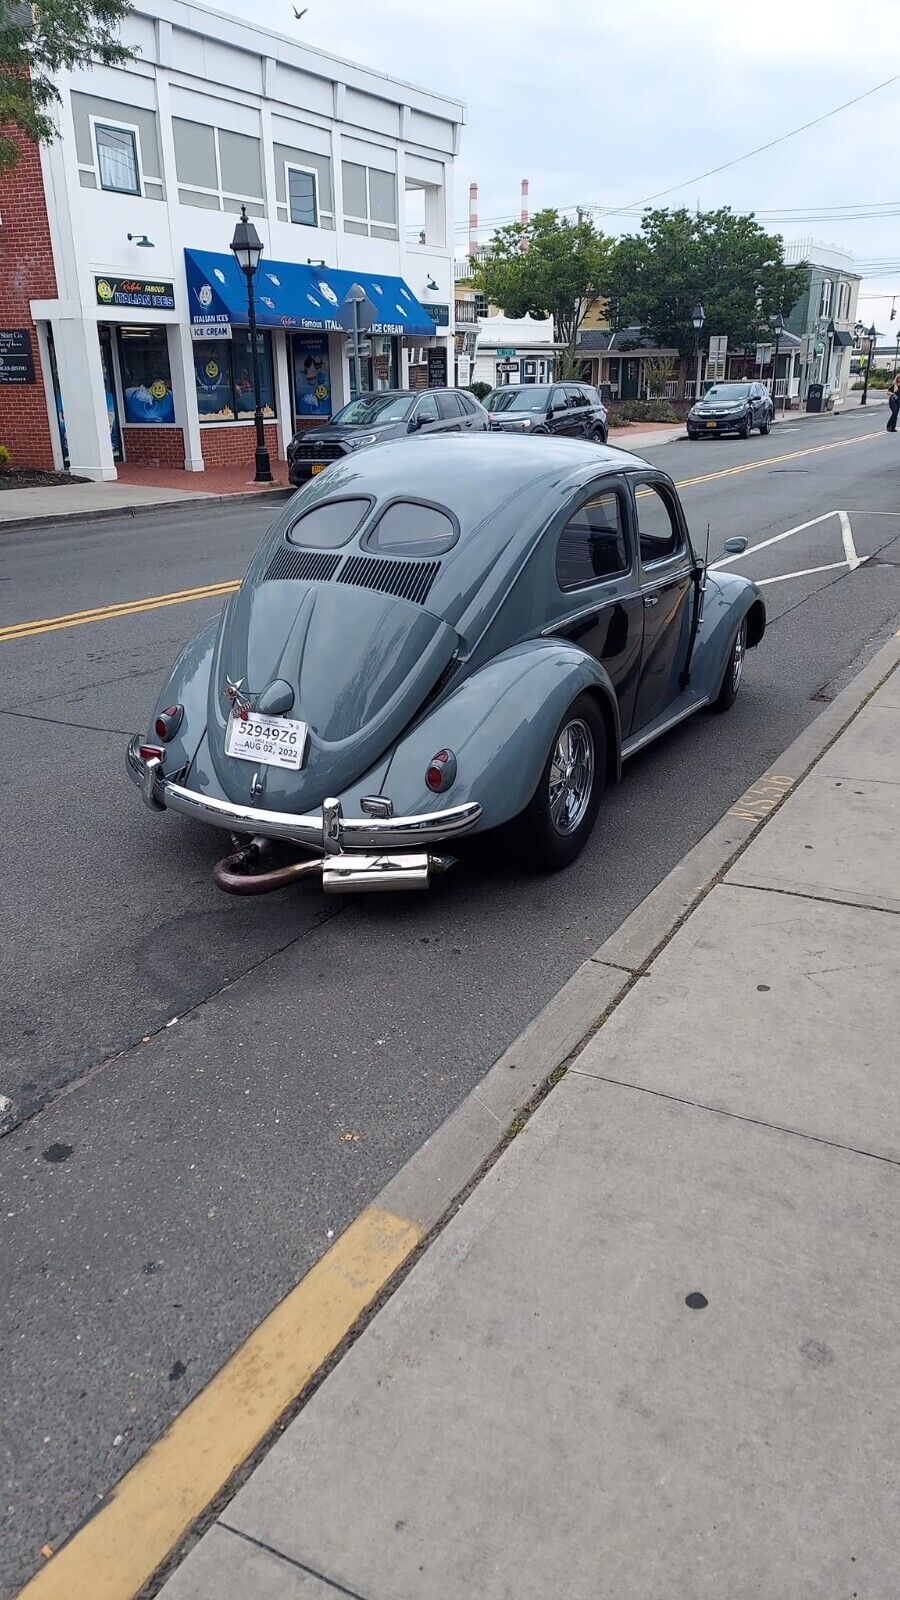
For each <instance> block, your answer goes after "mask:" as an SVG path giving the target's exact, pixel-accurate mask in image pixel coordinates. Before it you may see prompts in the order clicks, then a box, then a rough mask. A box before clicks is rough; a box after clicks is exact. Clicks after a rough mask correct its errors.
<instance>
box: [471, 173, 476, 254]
mask: <svg viewBox="0 0 900 1600" xmlns="http://www.w3.org/2000/svg"><path fill="white" fill-rule="evenodd" d="M477 249H478V185H477V183H470V184H469V255H470V256H474V254H475V252H476V251H477Z"/></svg>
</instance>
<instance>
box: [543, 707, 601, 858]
mask: <svg viewBox="0 0 900 1600" xmlns="http://www.w3.org/2000/svg"><path fill="white" fill-rule="evenodd" d="M593 786H594V736H593V734H592V733H591V730H590V728H589V727H588V725H587V723H586V722H582V720H581V718H580V717H578V718H575V719H574V720H573V721H572V722H567V723H566V725H565V727H564V728H562V729H561V731H560V734H559V737H558V739H557V741H556V749H555V750H554V752H553V759H552V761H551V763H550V795H549V801H550V821H551V822H552V824H553V827H554V828H555V829H556V832H557V833H559V834H562V835H563V836H565V835H567V834H570V833H574V832H575V829H576V828H577V827H578V825H579V823H580V822H581V821H582V819H583V817H584V814H585V812H586V811H587V808H588V805H589V803H590V798H591V791H592V790H593Z"/></svg>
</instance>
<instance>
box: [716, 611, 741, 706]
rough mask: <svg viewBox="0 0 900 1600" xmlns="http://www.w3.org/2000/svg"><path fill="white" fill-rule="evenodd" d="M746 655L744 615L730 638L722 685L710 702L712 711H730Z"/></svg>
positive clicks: (739, 682) (739, 684)
mask: <svg viewBox="0 0 900 1600" xmlns="http://www.w3.org/2000/svg"><path fill="white" fill-rule="evenodd" d="M746 655H747V618H746V617H744V620H743V621H742V623H741V625H740V627H739V628H738V631H737V633H736V634H735V636H734V639H733V640H732V645H731V649H730V651H729V652H728V661H727V663H726V666H725V673H724V676H723V678H722V686H721V688H720V689H719V693H718V694H717V696H716V698H715V700H714V701H713V703H712V707H711V709H712V710H713V711H730V710H731V707H732V706H733V705H734V702H735V700H736V699H737V692H738V689H739V688H740V686H741V679H742V677H743V676H744V661H745V658H746Z"/></svg>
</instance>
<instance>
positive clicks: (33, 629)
mask: <svg viewBox="0 0 900 1600" xmlns="http://www.w3.org/2000/svg"><path fill="white" fill-rule="evenodd" d="M881 432H882V430H881V429H880V428H879V429H877V431H876V432H874V433H861V434H859V435H858V436H857V437H855V438H852V439H835V440H833V441H832V442H831V443H830V444H816V445H811V446H810V447H809V448H808V449H806V450H788V451H786V452H785V453H784V454H783V455H777V456H766V457H765V459H764V460H762V461H745V462H742V463H741V465H740V466H736V467H722V468H720V469H719V471H718V472H703V473H700V474H699V476H698V477H696V478H682V480H681V482H680V483H676V485H675V487H676V489H692V488H694V486H695V484H698V483H714V482H715V481H716V479H718V478H734V477H736V476H737V474H738V473H739V472H759V471H761V469H762V468H763V467H771V466H774V465H775V464H776V463H778V462H781V461H799V460H800V459H801V457H803V456H817V455H821V454H822V453H823V452H824V451H826V450H845V449H846V448H847V447H848V446H849V445H856V444H865V443H866V441H867V440H868V439H878V438H879V437H880V436H881ZM238 587H239V580H238V579H232V580H230V581H229V582H227V583H205V584H202V585H201V586H200V588H198V589H177V590H175V591H174V592H173V593H172V594H154V595H147V596H146V597H145V598H144V599H143V600H123V601H121V602H120V603H119V604H118V605H112V606H94V607H93V608H92V609H91V610H89V611H71V612H69V613H68V615H67V616H62V617H42V618H39V619H38V620H37V621H35V622H12V623H10V624H9V625H8V626H7V627H5V628H0V644H4V643H6V642H7V641H9V640H12V639H29V638H31V637H32V635H33V634H36V633H55V632H56V631H57V630H58V629H59V628H80V627H82V626H83V625H84V624H85V623H86V622H109V621H111V620H112V619H113V618H115V617H133V616H136V615H137V613H138V612H140V611H158V610H161V608H162V607H163V606H180V605H184V604H186V602H188V601H191V600H214V599H216V597H217V596H219V595H226V594H231V593H232V592H233V591H234V590H235V589H237V588H238Z"/></svg>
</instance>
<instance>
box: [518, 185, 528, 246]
mask: <svg viewBox="0 0 900 1600" xmlns="http://www.w3.org/2000/svg"><path fill="white" fill-rule="evenodd" d="M519 222H520V223H521V227H522V237H521V238H520V240H519V249H520V250H521V251H522V254H523V255H524V253H525V251H526V250H527V249H528V240H527V239H526V237H525V229H526V228H527V227H528V179H527V178H523V179H522V210H521V211H520V213H519Z"/></svg>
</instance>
